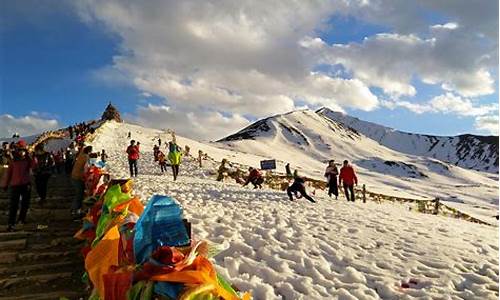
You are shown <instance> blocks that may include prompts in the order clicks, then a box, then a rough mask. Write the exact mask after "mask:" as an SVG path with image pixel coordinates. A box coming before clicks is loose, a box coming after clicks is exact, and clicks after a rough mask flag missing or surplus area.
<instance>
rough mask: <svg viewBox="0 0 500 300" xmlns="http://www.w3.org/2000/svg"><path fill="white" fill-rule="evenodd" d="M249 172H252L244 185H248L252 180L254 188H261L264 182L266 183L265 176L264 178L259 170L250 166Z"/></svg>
mask: <svg viewBox="0 0 500 300" xmlns="http://www.w3.org/2000/svg"><path fill="white" fill-rule="evenodd" d="M248 172H250V174H248V178H247V181H245V184H243V186H246V185H247V184H249V183H250V182H251V183H252V184H253V188H254V189H256V188H257V187H258V188H259V189H261V188H262V183H264V178H262V174H260V172H259V170H257V169H254V168H252V167H250V168H248Z"/></svg>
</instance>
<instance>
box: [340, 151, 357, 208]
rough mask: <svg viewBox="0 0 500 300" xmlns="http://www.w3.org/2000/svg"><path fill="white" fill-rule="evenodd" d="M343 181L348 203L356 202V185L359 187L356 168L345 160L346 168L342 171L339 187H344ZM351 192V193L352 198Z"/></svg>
mask: <svg viewBox="0 0 500 300" xmlns="http://www.w3.org/2000/svg"><path fill="white" fill-rule="evenodd" d="M342 181H343V182H344V193H345V197H346V199H347V201H349V200H350V201H352V202H354V199H355V195H354V184H356V185H358V178H357V177H356V173H355V172H354V168H353V167H352V166H351V165H350V164H349V162H348V161H347V160H344V166H343V167H342V168H341V169H340V175H339V186H342ZM349 192H350V193H351V196H350V197H349Z"/></svg>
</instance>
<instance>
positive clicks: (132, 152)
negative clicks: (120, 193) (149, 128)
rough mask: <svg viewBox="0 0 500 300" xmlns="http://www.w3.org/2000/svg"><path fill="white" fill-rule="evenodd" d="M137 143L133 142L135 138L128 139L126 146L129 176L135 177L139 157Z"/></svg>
mask: <svg viewBox="0 0 500 300" xmlns="http://www.w3.org/2000/svg"><path fill="white" fill-rule="evenodd" d="M139 145H140V143H137V145H136V144H135V140H131V141H130V145H129V146H128V147H127V154H128V167H129V170H130V177H134V176H135V177H137V160H138V159H139Z"/></svg>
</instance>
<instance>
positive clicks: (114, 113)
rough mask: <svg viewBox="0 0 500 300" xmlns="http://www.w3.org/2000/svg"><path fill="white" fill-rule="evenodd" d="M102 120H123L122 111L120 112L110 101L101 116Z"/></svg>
mask: <svg viewBox="0 0 500 300" xmlns="http://www.w3.org/2000/svg"><path fill="white" fill-rule="evenodd" d="M101 120H102V121H111V120H115V121H116V122H120V123H121V122H123V120H122V118H121V117H120V112H118V109H116V107H114V106H113V105H112V104H111V102H109V104H108V106H107V107H106V109H105V110H104V113H103V114H102V117H101Z"/></svg>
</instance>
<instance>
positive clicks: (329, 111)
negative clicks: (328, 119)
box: [316, 106, 346, 115]
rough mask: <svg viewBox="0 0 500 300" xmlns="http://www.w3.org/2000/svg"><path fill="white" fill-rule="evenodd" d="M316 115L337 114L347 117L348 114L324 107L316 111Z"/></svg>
mask: <svg viewBox="0 0 500 300" xmlns="http://www.w3.org/2000/svg"><path fill="white" fill-rule="evenodd" d="M316 113H318V114H324V113H336V114H342V115H346V113H345V112H343V111H340V110H334V109H331V108H329V107H326V106H323V107H321V108H320V109H318V110H316Z"/></svg>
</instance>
